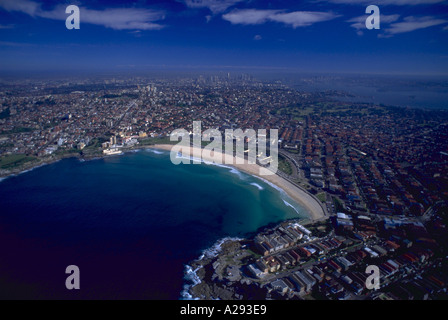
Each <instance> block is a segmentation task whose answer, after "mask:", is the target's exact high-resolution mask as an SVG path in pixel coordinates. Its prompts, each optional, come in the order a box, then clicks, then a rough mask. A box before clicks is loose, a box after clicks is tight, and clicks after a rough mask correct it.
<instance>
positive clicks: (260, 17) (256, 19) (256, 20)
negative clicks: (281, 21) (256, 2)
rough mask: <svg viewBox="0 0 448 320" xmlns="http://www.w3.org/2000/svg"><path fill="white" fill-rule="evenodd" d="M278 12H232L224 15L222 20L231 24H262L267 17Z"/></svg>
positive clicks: (245, 10) (248, 10)
mask: <svg viewBox="0 0 448 320" xmlns="http://www.w3.org/2000/svg"><path fill="white" fill-rule="evenodd" d="M280 11H281V10H258V9H243V10H233V11H232V12H230V13H227V14H224V15H223V16H222V18H223V19H224V20H227V21H229V22H231V23H232V24H262V23H265V22H267V21H268V20H269V17H271V16H273V15H274V14H276V13H278V12H280Z"/></svg>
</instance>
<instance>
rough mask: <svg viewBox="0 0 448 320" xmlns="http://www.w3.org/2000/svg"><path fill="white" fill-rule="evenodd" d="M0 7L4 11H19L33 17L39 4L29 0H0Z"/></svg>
mask: <svg viewBox="0 0 448 320" xmlns="http://www.w3.org/2000/svg"><path fill="white" fill-rule="evenodd" d="M0 7H1V8H3V9H5V10H6V11H20V12H23V13H26V14H28V15H30V16H33V17H34V16H35V15H36V12H37V11H38V10H39V8H40V4H39V3H37V2H34V1H30V0H0Z"/></svg>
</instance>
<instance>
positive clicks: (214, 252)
mask: <svg viewBox="0 0 448 320" xmlns="http://www.w3.org/2000/svg"><path fill="white" fill-rule="evenodd" d="M241 240H243V239H241V238H236V237H225V238H222V239H220V240H218V241H216V242H215V243H214V244H213V245H212V246H211V247H210V248H208V249H205V250H204V251H202V254H201V255H200V257H199V258H198V259H197V261H201V260H204V259H213V258H215V257H217V256H218V254H219V253H220V252H221V249H222V245H223V244H224V243H225V242H227V241H241ZM201 268H202V266H199V267H197V268H196V269H193V267H192V266H190V265H186V266H185V271H184V280H185V281H186V284H184V286H183V290H182V292H181V294H180V295H181V299H182V300H193V296H192V295H191V293H190V290H191V288H193V287H195V286H197V285H198V284H200V283H201V279H200V278H199V276H198V273H197V272H198V271H199V270H200V269H201ZM198 299H199V298H195V299H194V300H198Z"/></svg>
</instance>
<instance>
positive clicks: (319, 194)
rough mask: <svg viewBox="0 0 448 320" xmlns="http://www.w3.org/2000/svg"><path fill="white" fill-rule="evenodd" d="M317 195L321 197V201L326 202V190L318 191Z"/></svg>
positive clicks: (318, 197)
mask: <svg viewBox="0 0 448 320" xmlns="http://www.w3.org/2000/svg"><path fill="white" fill-rule="evenodd" d="M316 197H317V199H319V201H320V202H325V201H326V200H327V197H326V195H325V192H321V193H318V194H317V195H316Z"/></svg>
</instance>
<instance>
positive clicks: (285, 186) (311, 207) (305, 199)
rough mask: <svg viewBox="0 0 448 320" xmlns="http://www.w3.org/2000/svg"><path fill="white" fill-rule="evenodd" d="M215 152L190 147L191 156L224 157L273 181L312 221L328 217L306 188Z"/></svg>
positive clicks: (210, 159) (163, 147)
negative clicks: (303, 209) (305, 210)
mask: <svg viewBox="0 0 448 320" xmlns="http://www.w3.org/2000/svg"><path fill="white" fill-rule="evenodd" d="M173 146H174V145H169V144H156V145H153V146H150V148H155V149H161V150H167V151H171V149H172V148H173ZM184 149H185V148H184ZM176 152H177V151H176ZM214 152H216V154H215V153H213V152H211V153H210V154H207V153H204V154H202V150H201V148H199V147H190V150H189V156H191V157H196V155H198V154H202V160H204V161H205V163H207V162H213V160H214V159H219V158H221V159H222V161H221V164H223V165H229V166H233V167H235V168H236V169H238V170H241V171H243V172H246V173H248V174H250V175H253V176H256V177H258V178H260V179H262V180H265V181H267V182H269V183H272V184H274V185H275V186H277V187H278V188H280V189H282V190H283V191H285V192H286V193H287V194H288V195H289V196H290V197H291V198H292V199H293V200H294V201H296V202H297V203H299V204H301V205H303V206H304V207H305V208H306V209H307V211H308V213H309V216H310V220H311V222H315V221H319V220H323V219H325V218H326V215H325V212H324V210H323V208H322V206H321V204H320V203H319V202H318V200H316V199H315V198H314V197H313V196H312V195H311V194H309V193H308V192H306V191H305V190H302V189H301V188H299V187H297V186H295V185H294V184H292V183H291V182H289V181H288V180H286V179H284V178H282V177H280V176H278V175H277V174H270V175H261V174H260V173H261V172H263V170H264V171H266V170H267V169H265V168H263V167H261V166H260V165H258V164H251V163H248V162H247V160H243V159H239V160H240V161H238V163H237V161H236V160H237V158H236V157H233V163H228V161H227V162H225V161H224V156H225V155H224V154H222V153H220V152H217V151H214ZM182 155H183V156H188V150H182ZM239 162H244V163H239Z"/></svg>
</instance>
